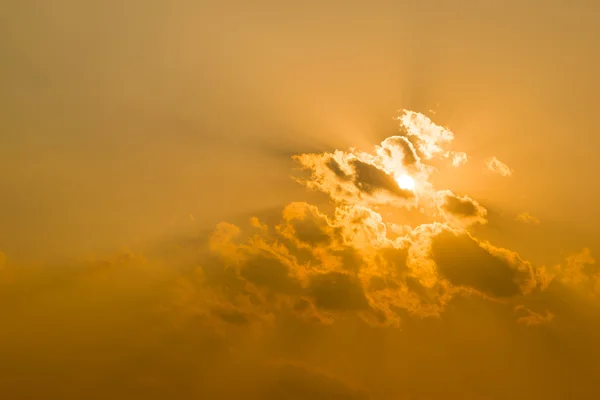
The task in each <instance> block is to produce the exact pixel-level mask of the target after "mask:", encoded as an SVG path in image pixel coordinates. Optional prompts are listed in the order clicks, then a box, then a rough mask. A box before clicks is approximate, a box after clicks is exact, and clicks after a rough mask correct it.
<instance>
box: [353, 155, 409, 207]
mask: <svg viewBox="0 0 600 400" xmlns="http://www.w3.org/2000/svg"><path fill="white" fill-rule="evenodd" d="M350 165H352V167H353V168H354V171H355V177H354V184H355V186H356V187H357V188H358V189H359V190H360V191H361V192H364V193H366V194H369V195H372V194H374V193H375V192H377V191H379V190H384V191H387V192H389V193H391V194H393V195H395V196H398V197H403V198H411V197H413V193H412V192H410V191H408V190H402V189H401V188H400V187H399V186H398V183H397V182H396V180H395V179H394V178H393V177H392V176H391V175H390V174H388V173H387V172H385V171H383V170H381V169H379V168H377V167H376V166H375V165H372V164H369V163H366V162H363V161H360V160H352V161H351V162H350Z"/></svg>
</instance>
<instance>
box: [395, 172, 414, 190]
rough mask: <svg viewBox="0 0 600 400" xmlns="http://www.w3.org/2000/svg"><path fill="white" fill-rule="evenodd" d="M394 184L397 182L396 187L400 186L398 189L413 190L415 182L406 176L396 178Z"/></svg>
mask: <svg viewBox="0 0 600 400" xmlns="http://www.w3.org/2000/svg"><path fill="white" fill-rule="evenodd" d="M396 182H398V186H400V189H404V190H414V189H415V180H414V179H413V178H411V177H410V176H408V175H400V176H399V177H398V178H396Z"/></svg>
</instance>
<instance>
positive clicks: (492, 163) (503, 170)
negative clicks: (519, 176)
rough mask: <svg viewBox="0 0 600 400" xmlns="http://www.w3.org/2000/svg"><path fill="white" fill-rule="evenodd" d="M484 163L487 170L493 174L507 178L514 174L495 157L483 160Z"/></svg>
mask: <svg viewBox="0 0 600 400" xmlns="http://www.w3.org/2000/svg"><path fill="white" fill-rule="evenodd" d="M484 163H485V167H486V168H487V170H488V171H490V172H492V173H494V174H498V175H501V176H504V177H507V176H511V175H512V174H513V172H514V171H513V170H512V169H511V168H510V167H509V166H508V165H506V164H504V163H503V162H502V161H500V160H498V159H497V158H496V157H488V158H486V159H485V161H484Z"/></svg>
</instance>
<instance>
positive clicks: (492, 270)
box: [431, 232, 528, 297]
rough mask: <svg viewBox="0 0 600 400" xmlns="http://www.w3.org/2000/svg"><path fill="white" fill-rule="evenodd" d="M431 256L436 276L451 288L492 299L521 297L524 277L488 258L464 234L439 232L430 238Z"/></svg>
mask: <svg viewBox="0 0 600 400" xmlns="http://www.w3.org/2000/svg"><path fill="white" fill-rule="evenodd" d="M431 255H432V258H433V260H434V261H435V263H436V265H437V268H438V271H439V272H440V274H441V275H442V276H443V277H445V278H447V279H448V280H449V281H450V282H451V283H452V284H453V285H458V286H465V287H471V288H473V289H475V290H477V291H480V292H482V293H485V294H487V295H490V296H493V297H512V296H516V295H518V294H521V287H520V285H521V284H523V283H524V281H525V280H526V279H527V278H528V276H527V273H526V272H524V271H519V269H518V267H517V266H515V265H513V264H511V263H510V261H509V260H508V259H506V258H504V257H501V256H499V255H497V254H492V253H491V252H490V251H489V250H488V249H486V248H484V247H482V246H481V245H480V244H479V243H478V242H477V241H476V240H474V239H473V238H471V237H470V236H468V235H467V234H459V235H456V234H454V233H452V232H443V233H441V234H439V235H437V236H435V237H434V238H433V242H432V246H431Z"/></svg>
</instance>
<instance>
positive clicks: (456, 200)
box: [438, 190, 487, 225]
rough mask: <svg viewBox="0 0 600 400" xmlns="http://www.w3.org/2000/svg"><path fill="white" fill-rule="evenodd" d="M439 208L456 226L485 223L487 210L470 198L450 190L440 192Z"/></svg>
mask: <svg viewBox="0 0 600 400" xmlns="http://www.w3.org/2000/svg"><path fill="white" fill-rule="evenodd" d="M438 207H439V210H440V211H441V212H442V214H443V215H444V216H445V217H446V219H447V220H449V221H451V222H454V223H456V224H459V225H460V224H466V225H470V224H473V223H485V222H486V219H485V216H486V214H487V210H486V209H485V208H483V207H482V206H481V205H479V203H478V202H477V201H475V200H473V199H471V198H470V197H468V196H458V195H456V194H454V193H452V192H451V191H450V190H443V191H440V192H438Z"/></svg>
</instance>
